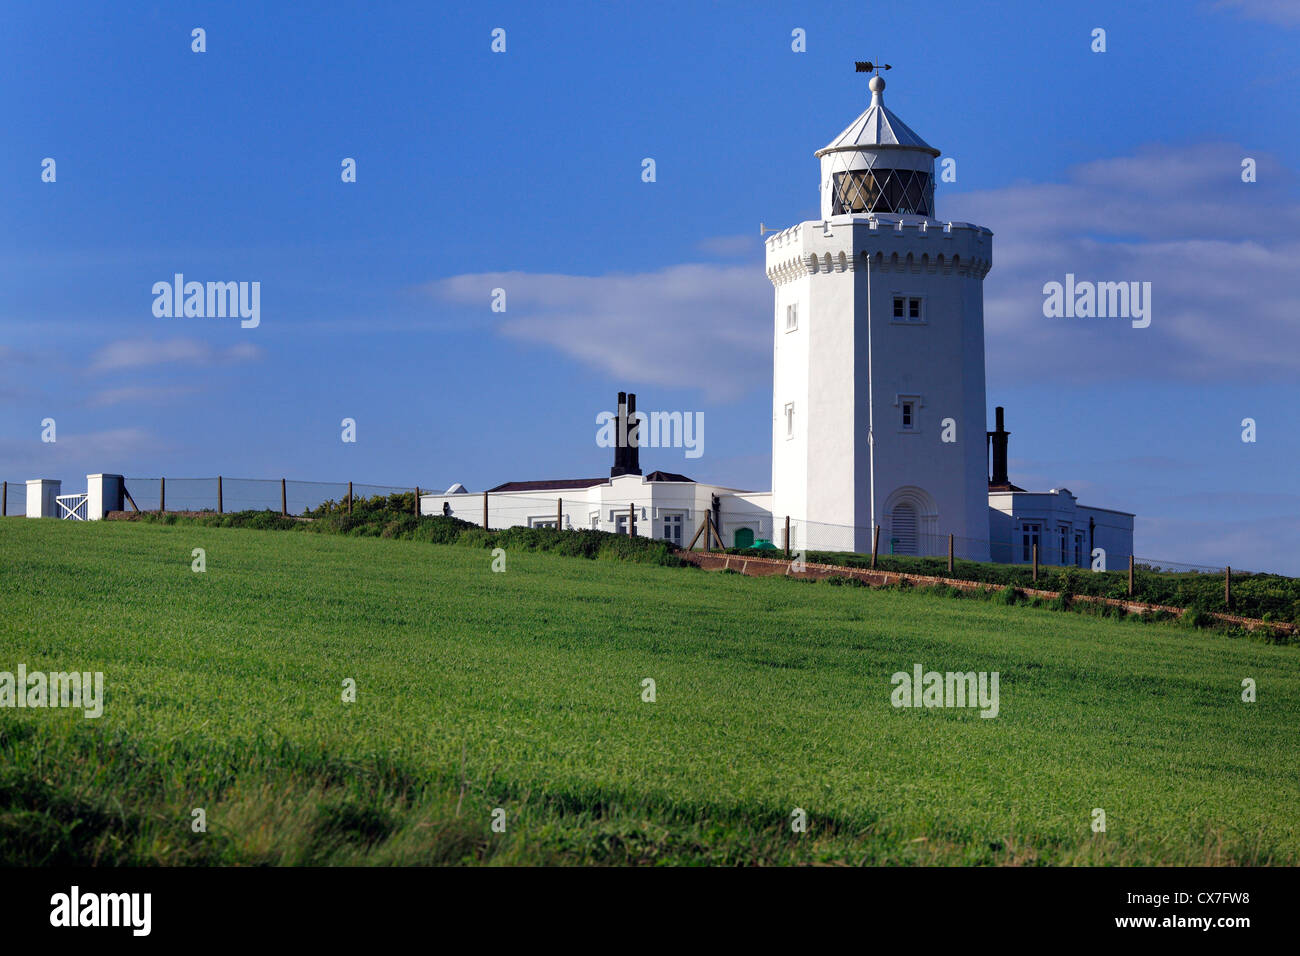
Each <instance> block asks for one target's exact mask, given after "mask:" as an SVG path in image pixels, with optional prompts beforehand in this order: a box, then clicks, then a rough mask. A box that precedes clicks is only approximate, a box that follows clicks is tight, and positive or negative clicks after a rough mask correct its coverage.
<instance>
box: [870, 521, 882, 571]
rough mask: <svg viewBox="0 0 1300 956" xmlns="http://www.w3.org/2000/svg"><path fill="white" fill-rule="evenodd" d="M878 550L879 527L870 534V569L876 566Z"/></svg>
mask: <svg viewBox="0 0 1300 956" xmlns="http://www.w3.org/2000/svg"><path fill="white" fill-rule="evenodd" d="M879 550H880V525H876V528H875V530H874V531H872V532H871V567H872V568H873V569H874V568H875V566H876V553H877V552H878V551H879Z"/></svg>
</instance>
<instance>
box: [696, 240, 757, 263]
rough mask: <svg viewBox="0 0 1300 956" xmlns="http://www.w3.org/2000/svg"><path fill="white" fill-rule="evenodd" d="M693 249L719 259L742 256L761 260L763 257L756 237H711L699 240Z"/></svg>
mask: <svg viewBox="0 0 1300 956" xmlns="http://www.w3.org/2000/svg"><path fill="white" fill-rule="evenodd" d="M695 247H696V248H697V249H699V250H700V251H701V252H707V253H708V254H709V255H712V256H717V257H718V258H720V259H739V258H741V257H743V256H755V257H759V258H761V257H762V255H763V241H762V239H761V238H760V237H759V236H758V235H744V236H711V237H710V238H708V239H701V240H700V241H699V242H697V243H696V244H695Z"/></svg>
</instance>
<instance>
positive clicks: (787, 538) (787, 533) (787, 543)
mask: <svg viewBox="0 0 1300 956" xmlns="http://www.w3.org/2000/svg"><path fill="white" fill-rule="evenodd" d="M785 559H786V560H787V561H789V560H790V516H789V515H786V516H785Z"/></svg>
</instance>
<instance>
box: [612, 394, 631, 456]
mask: <svg viewBox="0 0 1300 956" xmlns="http://www.w3.org/2000/svg"><path fill="white" fill-rule="evenodd" d="M615 428H616V431H615V433H614V467H612V468H610V477H617V476H619V475H627V473H628V470H627V457H628V450H627V449H625V447H623V436H624V434H627V433H628V395H627V393H624V392H620V393H619V415H617V423H616V425H615Z"/></svg>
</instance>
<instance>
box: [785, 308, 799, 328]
mask: <svg viewBox="0 0 1300 956" xmlns="http://www.w3.org/2000/svg"><path fill="white" fill-rule="evenodd" d="M797 328H799V306H797V305H787V306H786V307H785V330H786V331H787V332H793V331H794V330H795V329H797Z"/></svg>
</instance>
